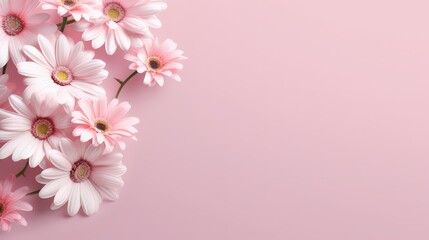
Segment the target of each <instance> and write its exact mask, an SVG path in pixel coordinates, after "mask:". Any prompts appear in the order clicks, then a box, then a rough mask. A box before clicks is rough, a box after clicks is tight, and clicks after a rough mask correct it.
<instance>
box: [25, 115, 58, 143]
mask: <svg viewBox="0 0 429 240" xmlns="http://www.w3.org/2000/svg"><path fill="white" fill-rule="evenodd" d="M54 130H55V129H54V124H53V123H52V121H51V120H50V119H48V118H39V119H37V120H36V121H34V123H33V126H32V128H31V133H32V134H33V136H34V137H35V138H37V139H40V140H45V139H47V138H48V137H49V136H51V135H52V134H54Z"/></svg>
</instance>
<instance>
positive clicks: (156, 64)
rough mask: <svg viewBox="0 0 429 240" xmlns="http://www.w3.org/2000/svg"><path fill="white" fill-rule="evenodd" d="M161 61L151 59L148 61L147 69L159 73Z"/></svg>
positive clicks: (156, 58) (154, 58)
mask: <svg viewBox="0 0 429 240" xmlns="http://www.w3.org/2000/svg"><path fill="white" fill-rule="evenodd" d="M161 66H162V65H161V59H159V58H158V57H150V58H148V59H147V61H146V67H147V68H148V69H149V70H152V71H158V70H160V69H161Z"/></svg>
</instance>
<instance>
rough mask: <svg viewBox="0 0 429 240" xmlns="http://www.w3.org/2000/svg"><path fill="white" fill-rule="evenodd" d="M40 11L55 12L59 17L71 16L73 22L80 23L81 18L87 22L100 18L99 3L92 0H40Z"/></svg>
mask: <svg viewBox="0 0 429 240" xmlns="http://www.w3.org/2000/svg"><path fill="white" fill-rule="evenodd" d="M40 2H41V3H42V9H45V10H49V9H54V10H57V12H58V15H59V16H61V17H64V16H67V15H72V17H73V18H74V20H76V21H80V19H81V18H82V17H83V18H84V19H85V20H87V21H89V20H90V19H91V18H98V17H100V16H101V12H100V11H99V10H98V9H99V8H100V6H99V5H101V4H100V1H94V0H40Z"/></svg>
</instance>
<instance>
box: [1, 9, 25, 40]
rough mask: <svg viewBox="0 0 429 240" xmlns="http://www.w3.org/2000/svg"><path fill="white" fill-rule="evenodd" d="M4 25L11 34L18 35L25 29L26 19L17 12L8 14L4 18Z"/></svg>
mask: <svg viewBox="0 0 429 240" xmlns="http://www.w3.org/2000/svg"><path fill="white" fill-rule="evenodd" d="M2 27H3V30H4V32H5V33H6V34H7V35H9V36H16V35H18V34H20V33H21V32H22V30H24V21H22V19H21V18H20V17H18V16H17V15H15V14H10V15H7V16H6V17H4V18H3V21H2Z"/></svg>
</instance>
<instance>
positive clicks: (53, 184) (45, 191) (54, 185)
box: [39, 177, 71, 199]
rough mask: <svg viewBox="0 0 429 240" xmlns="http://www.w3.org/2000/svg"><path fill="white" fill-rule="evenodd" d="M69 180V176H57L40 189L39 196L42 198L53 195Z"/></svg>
mask: <svg viewBox="0 0 429 240" xmlns="http://www.w3.org/2000/svg"><path fill="white" fill-rule="evenodd" d="M70 181H71V180H70V178H69V177H64V178H59V179H56V180H53V181H50V182H49V183H48V184H46V185H45V186H44V187H43V188H42V189H41V190H40V192H39V197H40V198H43V199H46V198H50V197H53V196H54V195H55V194H56V193H57V192H58V190H59V189H60V188H61V187H62V186H64V185H66V184H67V183H68V182H70Z"/></svg>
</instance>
